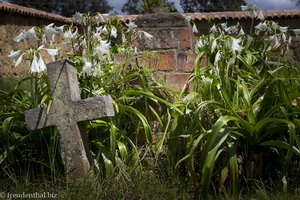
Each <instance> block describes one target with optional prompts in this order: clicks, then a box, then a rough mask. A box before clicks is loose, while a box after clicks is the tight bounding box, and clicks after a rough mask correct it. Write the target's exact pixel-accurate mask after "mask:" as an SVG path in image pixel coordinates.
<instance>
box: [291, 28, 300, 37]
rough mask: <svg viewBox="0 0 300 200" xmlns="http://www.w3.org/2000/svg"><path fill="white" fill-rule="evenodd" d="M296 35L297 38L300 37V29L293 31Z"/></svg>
mask: <svg viewBox="0 0 300 200" xmlns="http://www.w3.org/2000/svg"><path fill="white" fill-rule="evenodd" d="M292 30H293V32H294V34H295V35H296V37H299V36H300V29H299V28H298V29H292Z"/></svg>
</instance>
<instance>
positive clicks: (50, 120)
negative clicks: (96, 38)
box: [25, 60, 114, 179]
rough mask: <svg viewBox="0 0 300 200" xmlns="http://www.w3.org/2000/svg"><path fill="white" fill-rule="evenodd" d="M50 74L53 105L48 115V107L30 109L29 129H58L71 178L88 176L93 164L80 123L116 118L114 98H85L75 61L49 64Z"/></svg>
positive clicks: (68, 175)
mask: <svg viewBox="0 0 300 200" xmlns="http://www.w3.org/2000/svg"><path fill="white" fill-rule="evenodd" d="M47 72H48V77H49V81H50V86H51V91H52V105H51V107H50V109H49V111H48V112H47V108H37V109H32V110H27V111H26V112H25V121H26V124H27V127H28V129H29V130H36V129H41V128H44V127H47V126H57V128H58V131H59V133H60V148H61V154H62V158H63V160H64V161H65V163H66V166H65V167H66V174H67V177H68V178H71V179H74V178H82V177H86V176H87V175H88V171H89V169H90V166H91V163H90V162H91V161H89V159H88V156H89V154H87V153H89V151H87V150H86V145H85V144H84V140H83V139H82V136H84V135H83V133H81V131H80V129H79V126H78V124H77V122H80V121H87V120H92V119H96V118H100V117H104V116H114V109H113V104H112V99H111V97H110V96H99V97H94V98H89V99H81V98H80V90H79V86H78V79H77V73H76V69H75V67H74V64H73V63H72V62H71V61H68V60H60V61H57V62H53V63H50V64H49V65H47Z"/></svg>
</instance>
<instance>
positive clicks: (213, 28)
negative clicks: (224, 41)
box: [209, 24, 218, 33]
mask: <svg viewBox="0 0 300 200" xmlns="http://www.w3.org/2000/svg"><path fill="white" fill-rule="evenodd" d="M209 32H211V33H216V32H218V29H217V27H216V25H215V24H214V25H213V26H212V27H211V28H210V30H209Z"/></svg>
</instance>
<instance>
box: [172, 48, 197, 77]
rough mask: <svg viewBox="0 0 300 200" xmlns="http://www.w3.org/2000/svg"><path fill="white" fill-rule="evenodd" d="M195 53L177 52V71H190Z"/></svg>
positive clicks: (192, 67)
mask: <svg viewBox="0 0 300 200" xmlns="http://www.w3.org/2000/svg"><path fill="white" fill-rule="evenodd" d="M196 57H197V55H196V53H194V52H193V51H182V52H179V53H178V57H177V58H178V71H181V72H192V71H193V69H194V63H195V60H196Z"/></svg>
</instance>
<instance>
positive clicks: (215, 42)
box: [211, 38, 217, 53]
mask: <svg viewBox="0 0 300 200" xmlns="http://www.w3.org/2000/svg"><path fill="white" fill-rule="evenodd" d="M216 47H217V38H216V39H214V40H213V42H212V44H211V53H213V52H214V51H215V49H216Z"/></svg>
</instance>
